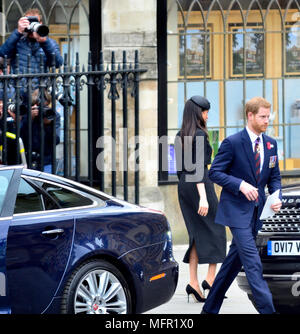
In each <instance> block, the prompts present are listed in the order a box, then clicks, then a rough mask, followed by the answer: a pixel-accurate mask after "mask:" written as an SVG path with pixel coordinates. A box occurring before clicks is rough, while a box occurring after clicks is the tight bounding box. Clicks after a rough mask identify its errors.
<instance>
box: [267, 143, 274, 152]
mask: <svg viewBox="0 0 300 334" xmlns="http://www.w3.org/2000/svg"><path fill="white" fill-rule="evenodd" d="M273 147H274V145H273V144H271V143H270V142H269V141H268V142H267V149H268V150H270V149H271V148H273Z"/></svg>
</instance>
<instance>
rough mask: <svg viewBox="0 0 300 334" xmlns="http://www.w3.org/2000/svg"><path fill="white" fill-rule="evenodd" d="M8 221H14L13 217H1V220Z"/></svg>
mask: <svg viewBox="0 0 300 334" xmlns="http://www.w3.org/2000/svg"><path fill="white" fill-rule="evenodd" d="M7 219H12V216H9V217H0V220H7Z"/></svg>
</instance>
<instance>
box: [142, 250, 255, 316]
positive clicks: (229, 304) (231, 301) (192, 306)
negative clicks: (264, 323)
mask: <svg viewBox="0 0 300 334" xmlns="http://www.w3.org/2000/svg"><path fill="white" fill-rule="evenodd" d="M187 248H188V246H187V245H175V246H174V247H173V251H174V257H175V259H176V261H177V262H178V264H179V280H178V285H177V289H176V292H175V294H174V296H173V298H172V299H171V300H170V301H169V302H168V303H166V304H164V305H161V306H159V307H157V308H155V309H153V310H150V311H149V312H147V313H146V314H199V313H200V312H201V310H202V307H203V303H195V302H194V299H193V298H192V297H190V302H189V303H188V301H187V294H186V292H185V287H186V285H187V283H188V279H189V276H188V275H189V272H188V264H185V263H183V262H182V259H183V256H184V253H185V251H186V249H187ZM218 268H219V266H218ZM206 271H207V265H199V268H198V277H199V281H200V282H202V280H203V279H204V278H205V275H206ZM226 295H227V297H228V298H227V299H225V300H224V303H223V305H222V308H221V310H220V314H257V311H256V310H255V308H254V307H253V306H252V304H251V302H250V301H249V299H248V297H247V295H246V293H245V292H243V291H242V290H241V289H240V288H239V287H238V285H237V283H236V281H234V282H233V284H232V285H231V287H230V289H229V290H228V292H227V294H226Z"/></svg>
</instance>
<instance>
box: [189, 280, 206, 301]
mask: <svg viewBox="0 0 300 334" xmlns="http://www.w3.org/2000/svg"><path fill="white" fill-rule="evenodd" d="M185 291H186V293H187V295H188V302H189V301H190V295H192V296H193V297H194V299H195V301H197V302H199V303H204V302H205V301H206V298H203V297H201V296H200V295H199V293H198V292H197V291H196V290H195V289H194V288H192V287H191V286H190V285H189V284H188V285H187V286H186V288H185Z"/></svg>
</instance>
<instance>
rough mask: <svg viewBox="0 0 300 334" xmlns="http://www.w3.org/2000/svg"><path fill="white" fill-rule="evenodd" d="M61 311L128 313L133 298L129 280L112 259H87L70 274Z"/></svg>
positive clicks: (70, 312) (72, 312)
mask: <svg viewBox="0 0 300 334" xmlns="http://www.w3.org/2000/svg"><path fill="white" fill-rule="evenodd" d="M61 311H62V313H68V314H129V313H131V312H132V301H131V294H130V290H129V288H128V284H127V282H126V280H125V278H124V276H123V275H122V274H121V272H120V271H119V270H118V269H117V268H116V267H115V266H114V265H112V264H111V263H109V262H107V261H104V260H90V261H87V262H85V263H83V264H82V265H80V266H79V267H78V268H77V269H76V270H75V271H74V272H73V274H72V275H71V277H70V278H69V280H68V282H67V284H66V286H65V289H64V293H63V298H62V305H61Z"/></svg>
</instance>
